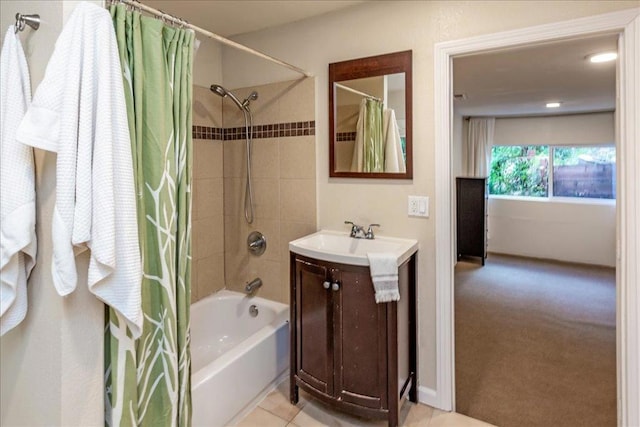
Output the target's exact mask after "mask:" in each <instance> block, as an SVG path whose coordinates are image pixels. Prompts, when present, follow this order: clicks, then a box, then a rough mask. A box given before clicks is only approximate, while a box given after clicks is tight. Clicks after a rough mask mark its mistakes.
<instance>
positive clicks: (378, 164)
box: [329, 51, 412, 179]
mask: <svg viewBox="0 0 640 427" xmlns="http://www.w3.org/2000/svg"><path fill="white" fill-rule="evenodd" d="M329 80H330V90H331V93H330V134H331V141H330V150H329V151H330V176H332V177H357V178H366V177H371V178H403V179H410V178H411V177H412V164H411V159H412V155H411V154H412V153H411V114H410V113H411V91H410V89H411V51H407V52H398V53H394V54H388V55H380V56H376V57H370V58H362V59H356V60H352V61H344V62H340V63H334V64H330V65H329Z"/></svg>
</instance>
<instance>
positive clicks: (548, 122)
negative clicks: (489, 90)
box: [493, 112, 615, 145]
mask: <svg viewBox="0 0 640 427" xmlns="http://www.w3.org/2000/svg"><path fill="white" fill-rule="evenodd" d="M614 123H615V122H614V116H613V113H612V112H611V113H592V114H574V115H566V116H548V117H514V118H498V119H496V127H495V131H494V132H495V135H494V137H493V145H547V144H548V145H586V144H589V145H597V144H614V143H615V125H614Z"/></svg>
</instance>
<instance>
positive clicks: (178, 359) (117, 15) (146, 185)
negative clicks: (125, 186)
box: [105, 5, 194, 426]
mask: <svg viewBox="0 0 640 427" xmlns="http://www.w3.org/2000/svg"><path fill="white" fill-rule="evenodd" d="M110 10H111V16H112V17H113V23H114V26H115V30H116V38H117V41H118V50H119V53H120V61H121V63H122V69H123V70H122V71H123V79H124V85H125V91H126V94H125V95H126V102H127V113H128V119H129V130H130V133H131V148H132V154H133V163H134V174H135V180H136V190H137V196H138V199H137V210H138V228H139V238H140V251H141V255H142V262H143V281H142V306H143V307H142V309H143V312H144V325H143V331H142V336H141V337H140V338H139V339H138V340H134V339H132V337H131V333H130V331H129V330H128V329H127V327H126V326H125V323H124V322H123V321H122V320H121V319H120V318H119V317H118V315H117V313H116V312H115V311H113V310H111V309H108V308H106V315H105V425H109V426H123V425H126V426H136V425H143V426H174V425H179V426H189V425H190V424H191V383H190V370H191V359H190V351H189V340H190V339H189V305H190V301H191V289H190V285H191V164H192V157H191V156H192V141H191V123H192V118H191V101H192V68H193V43H194V34H193V32H192V31H188V30H182V29H176V28H172V27H169V26H166V25H164V23H163V22H162V21H160V20H157V19H154V18H150V17H143V16H141V15H140V14H139V13H138V12H131V11H128V10H126V8H125V6H123V5H117V6H111V9H110Z"/></svg>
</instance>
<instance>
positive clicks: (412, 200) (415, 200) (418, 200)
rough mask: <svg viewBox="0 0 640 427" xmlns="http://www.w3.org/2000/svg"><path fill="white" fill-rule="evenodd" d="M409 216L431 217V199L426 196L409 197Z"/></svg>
mask: <svg viewBox="0 0 640 427" xmlns="http://www.w3.org/2000/svg"><path fill="white" fill-rule="evenodd" d="M407 214H408V215H409V216H418V217H424V218H428V217H429V198H428V197H426V196H409V205H408V208H407Z"/></svg>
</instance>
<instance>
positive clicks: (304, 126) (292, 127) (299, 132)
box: [224, 120, 316, 141]
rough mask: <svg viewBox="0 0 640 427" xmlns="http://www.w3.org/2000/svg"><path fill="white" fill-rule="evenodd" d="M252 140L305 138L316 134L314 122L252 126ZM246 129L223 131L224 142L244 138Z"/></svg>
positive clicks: (237, 128) (238, 128) (236, 128)
mask: <svg viewBox="0 0 640 427" xmlns="http://www.w3.org/2000/svg"><path fill="white" fill-rule="evenodd" d="M252 130H253V138H254V139H261V138H278V137H287V136H305V135H315V134H316V121H315V120H311V121H308V122H289V123H274V124H267V125H255V126H253V129H252ZM246 133H247V132H246V129H245V127H244V126H242V127H235V128H227V129H225V130H224V140H225V141H233V140H236V139H245V138H246Z"/></svg>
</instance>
